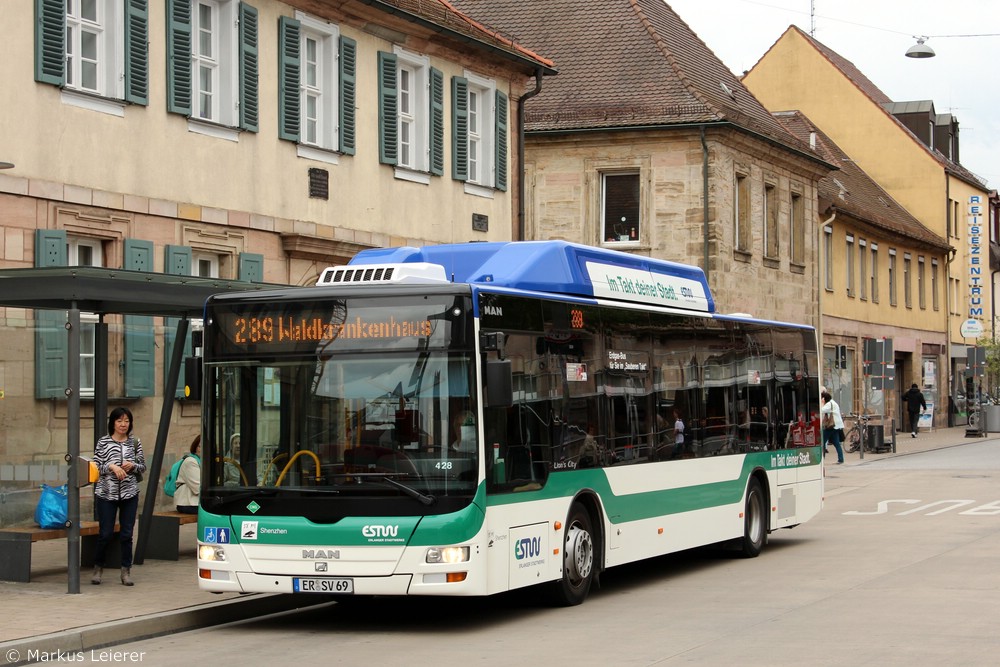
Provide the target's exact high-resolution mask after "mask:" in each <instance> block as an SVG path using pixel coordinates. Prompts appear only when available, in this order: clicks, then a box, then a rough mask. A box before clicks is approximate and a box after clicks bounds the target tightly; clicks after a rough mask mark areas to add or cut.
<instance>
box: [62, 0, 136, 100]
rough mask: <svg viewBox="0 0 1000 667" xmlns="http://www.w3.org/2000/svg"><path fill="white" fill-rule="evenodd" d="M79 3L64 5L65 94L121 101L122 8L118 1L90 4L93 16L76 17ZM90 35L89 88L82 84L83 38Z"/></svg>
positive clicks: (79, 0) (72, 0) (74, 0)
mask: <svg viewBox="0 0 1000 667" xmlns="http://www.w3.org/2000/svg"><path fill="white" fill-rule="evenodd" d="M81 5H82V0H68V1H67V3H66V86H65V88H66V90H71V91H77V92H81V93H88V94H91V95H99V96H101V97H106V98H111V99H116V100H121V99H123V98H124V97H125V43H124V42H125V30H124V25H125V24H124V20H125V8H124V3H123V2H120V0H94V8H95V10H96V12H95V16H93V17H83V16H81V14H80V11H81ZM88 34H89V35H93V36H94V39H95V50H94V51H95V52H94V53H93V54H92V56H91V57H90V58H88V59H87V62H89V63H90V64H91V65H92V66H93V68H94V77H95V82H94V85H93V86H86V85H84V83H83V71H82V70H83V67H84V60H83V50H82V40H83V37H84V35H88Z"/></svg>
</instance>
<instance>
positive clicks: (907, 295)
mask: <svg viewBox="0 0 1000 667" xmlns="http://www.w3.org/2000/svg"><path fill="white" fill-rule="evenodd" d="M912 262H913V260H912V258H911V257H910V253H908V252H904V253H903V302H904V305H905V306H906V307H907V308H913V276H912V275H911V274H912V273H913V266H912Z"/></svg>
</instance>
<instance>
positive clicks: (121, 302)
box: [0, 267, 279, 593]
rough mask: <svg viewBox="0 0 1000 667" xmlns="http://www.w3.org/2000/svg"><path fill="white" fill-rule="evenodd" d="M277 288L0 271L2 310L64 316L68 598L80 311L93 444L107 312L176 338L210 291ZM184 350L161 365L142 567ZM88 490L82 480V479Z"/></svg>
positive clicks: (102, 405)
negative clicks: (86, 335) (146, 321)
mask: <svg viewBox="0 0 1000 667" xmlns="http://www.w3.org/2000/svg"><path fill="white" fill-rule="evenodd" d="M275 287H279V286H277V285H266V284H262V283H248V282H244V281H235V280H220V279H216V278H198V277H192V276H183V275H170V274H157V273H148V272H144V271H127V270H122V269H106V268H95V267H44V268H27V269H0V307H14V308H30V309H43V310H57V311H65V312H66V336H67V343H68V353H69V354H68V372H67V378H66V390H65V394H66V402H67V408H66V416H67V427H68V437H67V443H66V456H65V460H66V462H67V464H68V466H67V468H68V477H67V483H68V489H69V498H68V503H67V505H68V507H67V509H68V514H67V523H68V526H67V529H68V534H67V542H68V546H67V572H68V580H69V590H68V592H69V593H79V592H80V568H79V566H78V565H79V561H80V473H79V472H78V466H77V461H78V460H79V456H80V331H81V325H80V314H81V312H86V313H93V314H95V315H97V316H98V322H97V324H96V331H95V336H96V341H95V354H94V356H95V371H96V372H95V378H94V415H95V418H94V442H95V443H96V442H97V440H98V439H99V438H100V437H101V436H102V435H104V433H103V430H104V426H105V424H104V423H103V420H102V419H100V418H99V417H98V415H106V414H107V396H108V392H107V387H108V363H107V362H108V326H107V324H106V322H105V321H104V318H105V316H107V315H109V314H120V315H148V316H162V317H169V318H176V319H177V324H176V336H177V338H176V339H175V340H178V341H183V340H185V338H186V337H187V334H188V329H189V327H190V321H191V319H194V318H200V317H201V316H202V313H203V311H204V305H205V300H206V299H207V298H208V297H209V296H211V295H212V294H217V293H220V292H229V291H233V292H236V291H251V290H255V291H256V290H263V289H274V288H275ZM183 357H184V346H183V345H175V346H174V348H173V351H172V354H171V356H170V359H169V363H168V364H167V367H166V368H165V376H166V377H165V384H164V398H163V406H162V409H161V411H160V419H159V423H158V425H157V429H156V441H155V444H154V447H153V455H152V460H151V461H147V464H148V465H147V473H146V474H147V480H148V481H147V486H146V489H147V490H146V497H145V499H144V501H143V506H142V511H141V514H140V520H139V531H138V534H137V537H136V543H135V557H134V562H135V563H142V562H143V558H144V552H145V549H146V544H147V542H148V539H149V532H148V531H149V525H150V523H151V519H152V515H153V512H154V509H155V505H156V489H157V488H158V484H159V479H160V469H161V467H162V464H163V455H164V451H165V449H166V443H167V436H168V431H169V427H170V418H171V412H172V410H173V405H174V400H173V399H172V397H173V396H174V394H175V392H176V389H177V382H178V377H179V375H180V369H181V364H182V362H183ZM84 485H86V480H84Z"/></svg>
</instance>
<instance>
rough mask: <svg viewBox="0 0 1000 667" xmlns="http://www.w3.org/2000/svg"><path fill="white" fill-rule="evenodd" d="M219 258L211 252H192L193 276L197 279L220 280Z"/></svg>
mask: <svg viewBox="0 0 1000 667" xmlns="http://www.w3.org/2000/svg"><path fill="white" fill-rule="evenodd" d="M219 264H220V262H219V256H218V255H217V254H215V253H210V252H198V251H197V250H194V251H192V252H191V275H192V276H194V277H195V278H218V277H219Z"/></svg>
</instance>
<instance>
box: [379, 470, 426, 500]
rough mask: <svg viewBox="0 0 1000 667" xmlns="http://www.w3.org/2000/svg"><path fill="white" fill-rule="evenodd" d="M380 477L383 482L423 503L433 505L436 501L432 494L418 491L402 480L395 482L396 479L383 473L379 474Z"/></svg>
mask: <svg viewBox="0 0 1000 667" xmlns="http://www.w3.org/2000/svg"><path fill="white" fill-rule="evenodd" d="M380 479H381V480H382V481H383V482H386V483H388V484H389V485H390V486H394V487H396V488H397V489H399V490H400V491H402V492H403V493H405V494H406V495H408V496H410V497H411V498H416V499H417V500H419V501H420V502H421V503H423V504H424V505H433V504H434V503H436V502H437V498H435V497H434V496H432V495H429V494H426V493H420V492H419V491H417V490H416V489H414V488H413V487H412V486H407V485H406V484H403V483H402V482H397V481H396V480H394V479H392V478H391V477H386V476H385V475H381V476H380Z"/></svg>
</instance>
